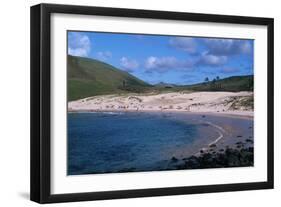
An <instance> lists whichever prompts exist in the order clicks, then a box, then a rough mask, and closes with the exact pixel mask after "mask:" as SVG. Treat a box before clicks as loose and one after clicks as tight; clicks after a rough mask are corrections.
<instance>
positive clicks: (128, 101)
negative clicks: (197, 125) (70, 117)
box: [68, 91, 253, 116]
mask: <svg viewBox="0 0 281 207" xmlns="http://www.w3.org/2000/svg"><path fill="white" fill-rule="evenodd" d="M68 110H69V111H185V112H218V113H228V114H237V115H247V116H253V92H247V91H243V92H236V93H234V92H193V93H184V92H171V93H163V94H156V95H155V94H145V95H136V94H126V95H103V96H94V97H88V98H84V99H80V100H76V101H71V102H69V103H68Z"/></svg>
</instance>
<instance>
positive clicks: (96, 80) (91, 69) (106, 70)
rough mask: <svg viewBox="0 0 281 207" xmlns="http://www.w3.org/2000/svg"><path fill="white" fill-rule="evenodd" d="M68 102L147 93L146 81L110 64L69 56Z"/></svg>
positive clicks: (147, 85)
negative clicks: (107, 95) (110, 95)
mask: <svg viewBox="0 0 281 207" xmlns="http://www.w3.org/2000/svg"><path fill="white" fill-rule="evenodd" d="M67 72H68V100H76V99H80V98H85V97H89V96H95V95H103V94H113V93H126V92H136V93H140V92H145V91H146V90H147V88H149V87H150V85H149V84H147V83H145V82H144V81H142V80H140V79H138V78H136V77H134V76H132V75H130V74H129V73H127V72H125V71H122V70H119V69H117V68H115V67H113V66H111V65H109V64H106V63H103V62H101V61H98V60H93V59H89V58H82V57H74V56H70V55H69V56H68V60H67Z"/></svg>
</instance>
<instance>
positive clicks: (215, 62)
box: [197, 54, 228, 66]
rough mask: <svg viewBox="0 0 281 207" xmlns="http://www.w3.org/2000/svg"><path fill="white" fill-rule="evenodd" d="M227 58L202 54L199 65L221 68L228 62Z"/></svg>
mask: <svg viewBox="0 0 281 207" xmlns="http://www.w3.org/2000/svg"><path fill="white" fill-rule="evenodd" d="M227 59H228V58H227V56H216V55H211V54H202V56H201V57H200V59H199V61H198V62H197V65H208V66H220V65H224V64H225V63H226V62H227Z"/></svg>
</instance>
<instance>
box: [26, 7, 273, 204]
mask: <svg viewBox="0 0 281 207" xmlns="http://www.w3.org/2000/svg"><path fill="white" fill-rule="evenodd" d="M270 188H273V19H271V18H260V17H242V16H226V15H213V14H212V15H211V14H194V13H180V12H168V11H152V10H151V11H150V10H134V9H119V8H102V7H85V6H70V5H54V4H40V5H35V6H33V7H31V200H33V201H36V202H39V203H53V202H69V201H86V200H101V199H116V198H132V197H145V196H164V195H179V194H194V193H209V192H223V191H238V190H254V189H270Z"/></svg>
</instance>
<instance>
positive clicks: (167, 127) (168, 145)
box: [67, 112, 216, 175]
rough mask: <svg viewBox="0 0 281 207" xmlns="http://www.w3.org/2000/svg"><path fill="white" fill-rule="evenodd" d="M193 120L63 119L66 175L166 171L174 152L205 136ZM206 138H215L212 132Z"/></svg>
mask: <svg viewBox="0 0 281 207" xmlns="http://www.w3.org/2000/svg"><path fill="white" fill-rule="evenodd" d="M197 118H198V117H195V118H194V119H193V118H192V117H190V118H189V119H188V118H186V116H182V115H180V114H170V113H144V112H141V113H137V112H136V113H134V112H127V113H122V112H120V113H119V112H103V113H102V112H93V113H69V114H68V150H67V151H68V156H67V157H68V172H67V173H68V175H80V174H96V173H117V172H132V171H133V172H136V171H137V172H138V171H154V170H166V169H167V168H168V166H167V164H168V163H169V161H170V160H171V158H172V157H173V155H174V154H175V152H177V151H180V150H182V149H183V148H185V147H186V146H191V145H192V144H193V143H194V141H195V140H196V139H200V136H201V135H200V134H202V133H203V132H206V130H208V128H207V127H206V125H204V124H198V122H196V121H195V120H197ZM204 134H205V135H206V133H204ZM207 134H208V135H209V136H214V137H215V136H216V132H215V131H212V130H209V131H208V133H207Z"/></svg>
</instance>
